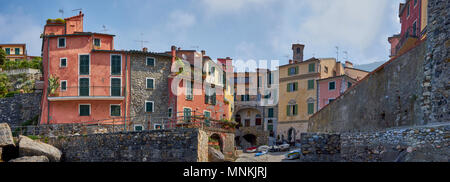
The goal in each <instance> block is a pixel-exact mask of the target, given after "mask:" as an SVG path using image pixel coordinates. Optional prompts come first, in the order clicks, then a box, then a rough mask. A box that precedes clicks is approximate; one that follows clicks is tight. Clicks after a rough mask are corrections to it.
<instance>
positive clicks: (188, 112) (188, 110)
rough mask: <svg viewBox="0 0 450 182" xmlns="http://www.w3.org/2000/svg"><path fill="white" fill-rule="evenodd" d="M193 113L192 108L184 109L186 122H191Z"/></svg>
mask: <svg viewBox="0 0 450 182" xmlns="http://www.w3.org/2000/svg"><path fill="white" fill-rule="evenodd" d="M191 112H192V110H191V108H184V110H183V114H184V121H186V122H190V121H191V116H192V113H191Z"/></svg>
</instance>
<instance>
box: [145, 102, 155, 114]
mask: <svg viewBox="0 0 450 182" xmlns="http://www.w3.org/2000/svg"><path fill="white" fill-rule="evenodd" d="M153 111H154V110H153V101H145V112H153Z"/></svg>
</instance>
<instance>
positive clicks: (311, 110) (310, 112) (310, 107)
mask: <svg viewBox="0 0 450 182" xmlns="http://www.w3.org/2000/svg"><path fill="white" fill-rule="evenodd" d="M308 114H314V103H308Z"/></svg>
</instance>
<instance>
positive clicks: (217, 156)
mask: <svg viewBox="0 0 450 182" xmlns="http://www.w3.org/2000/svg"><path fill="white" fill-rule="evenodd" d="M208 159H209V162H224V161H225V156H224V155H223V154H222V152H220V151H218V150H216V149H215V148H212V147H208Z"/></svg>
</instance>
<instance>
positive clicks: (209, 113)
mask: <svg viewBox="0 0 450 182" xmlns="http://www.w3.org/2000/svg"><path fill="white" fill-rule="evenodd" d="M203 114H204V115H205V122H206V123H207V124H209V119H210V118H211V112H209V111H204V112H203Z"/></svg>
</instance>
